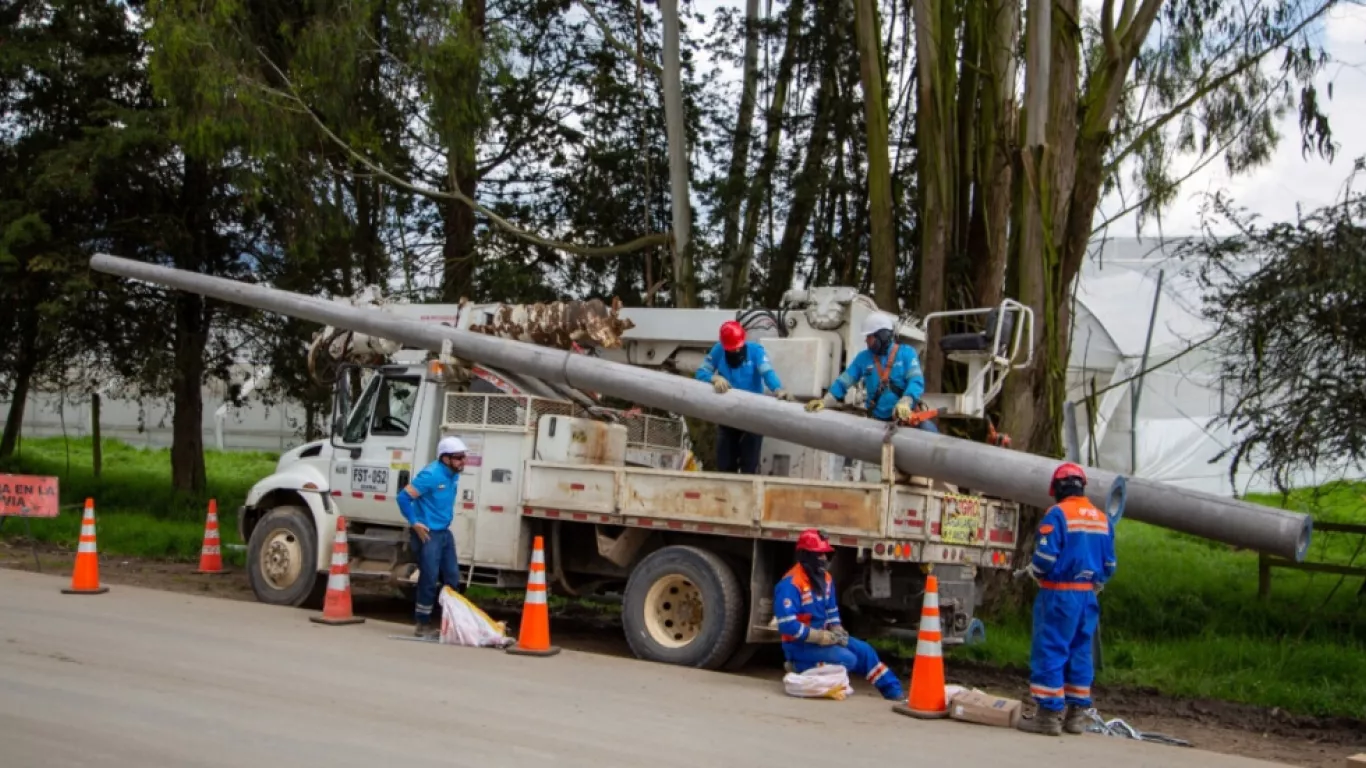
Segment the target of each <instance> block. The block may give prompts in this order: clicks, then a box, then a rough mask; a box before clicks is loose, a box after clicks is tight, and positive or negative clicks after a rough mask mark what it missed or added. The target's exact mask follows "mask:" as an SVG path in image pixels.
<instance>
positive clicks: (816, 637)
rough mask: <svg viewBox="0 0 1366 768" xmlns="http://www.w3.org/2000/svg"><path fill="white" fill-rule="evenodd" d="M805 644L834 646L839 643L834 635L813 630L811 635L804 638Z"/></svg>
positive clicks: (829, 632) (827, 631)
mask: <svg viewBox="0 0 1366 768" xmlns="http://www.w3.org/2000/svg"><path fill="white" fill-rule="evenodd" d="M806 642H808V643H811V644H812V645H836V644H838V643H839V638H837V637H835V633H834V632H831V631H829V630H825V629H813V630H811V634H809V635H807V636H806Z"/></svg>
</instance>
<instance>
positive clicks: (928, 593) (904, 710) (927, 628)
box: [892, 574, 949, 720]
mask: <svg viewBox="0 0 1366 768" xmlns="http://www.w3.org/2000/svg"><path fill="white" fill-rule="evenodd" d="M943 637H944V635H943V632H942V631H941V630H940V627H939V579H937V578H935V576H934V574H930V575H929V576H927V577H926V578H925V602H924V604H923V605H922V606H921V607H920V632H919V633H917V635H916V646H915V665H914V666H913V667H912V668H911V695H910V696H908V697H907V698H906V703H905V704H897V705H895V706H893V707H892V711H893V712H896V713H897V714H899V715H910V716H911V717H919V718H922V719H926V720H933V719H938V718H941V717H948V716H949V704H948V702H947V701H945V700H944V647H943Z"/></svg>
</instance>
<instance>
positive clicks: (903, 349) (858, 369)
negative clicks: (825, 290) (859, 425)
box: [806, 312, 939, 432]
mask: <svg viewBox="0 0 1366 768" xmlns="http://www.w3.org/2000/svg"><path fill="white" fill-rule="evenodd" d="M894 327H895V326H894V323H893V320H892V316H891V315H888V314H886V313H884V312H874V313H873V314H871V315H869V316H868V317H867V319H865V320H864V321H863V335H864V337H865V340H866V343H867V345H868V348H867V349H864V350H860V351H859V353H858V354H857V355H854V359H853V360H852V361H851V362H850V363H849V367H848V368H846V369H845V371H844V373H841V374H840V376H839V378H837V379H835V383H834V384H831V385H830V389H829V390H828V391H826V393H825V396H824V397H823V398H821V399H819V400H812V401H811V402H809V403H807V405H806V410H808V411H813V412H814V411H819V410H823V409H824V408H826V407H828V406H832V405H835V404H837V403H839V401H841V400H843V399H844V395H845V393H847V392H848V391H849V389H850V388H851V387H853V386H854V384H855V383H857V382H858V381H859V380H860V379H862V380H863V387H864V391H865V392H866V393H867V395H868V398H867V399H866V400H865V401H864V406H865V407H866V408H867V409H868V412H869V413H871V414H872V415H873V418H875V419H877V420H879V421H892V420H893V419H895V420H896V421H898V422H903V421H906V420H908V419H910V418H911V414H912V413H913V412H914V411H915V409H916V407H917V406H918V404H919V403H920V398H921V396H922V395H924V394H925V374H924V373H923V372H922V371H921V369H920V355H918V354H916V351H915V348H914V347H912V346H911V345H909V344H897V343H896V342H895V341H894V340H893V339H892V336H893V334H894V331H893V328H894ZM916 426H917V428H919V429H923V430H925V431H927V432H938V431H939V428H938V427H936V426H935V425H934V422H933V421H931V420H929V419H926V420H925V421H922V422H920V423H919V424H918V425H916Z"/></svg>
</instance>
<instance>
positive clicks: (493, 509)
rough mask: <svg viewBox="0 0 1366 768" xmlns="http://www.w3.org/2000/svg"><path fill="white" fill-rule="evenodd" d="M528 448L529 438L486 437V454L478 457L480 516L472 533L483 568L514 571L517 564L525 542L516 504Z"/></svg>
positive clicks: (510, 435) (494, 434) (503, 434)
mask: <svg viewBox="0 0 1366 768" xmlns="http://www.w3.org/2000/svg"><path fill="white" fill-rule="evenodd" d="M526 445H527V440H526V436H525V435H523V434H520V433H515V432H514V433H509V432H487V433H485V434H484V439H483V445H482V446H481V447H482V454H483V455H482V456H480V457H479V462H480V466H479V467H478V468H477V470H478V472H479V485H478V495H477V507H478V517H477V519H476V522H475V530H474V531H473V534H474V562H476V563H477V564H479V565H481V566H485V567H489V568H514V567H516V565H517V559H518V556H519V555H520V553H521V546H520V545H521V543H522V541H521V528H522V513H521V508H520V507H519V506H518V504H517V501H518V498H519V495H520V492H521V488H522V482H521V474H522V460H523V456H522V451H523V449H524V448H525V447H526ZM469 471H470V470H469V469H467V470H466V472H467V473H468V472H469ZM463 480H464V478H462V483H463ZM462 487H463V486H462Z"/></svg>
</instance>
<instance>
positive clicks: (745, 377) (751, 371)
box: [693, 341, 783, 395]
mask: <svg viewBox="0 0 1366 768" xmlns="http://www.w3.org/2000/svg"><path fill="white" fill-rule="evenodd" d="M745 349H746V354H745V362H743V363H741V364H740V365H739V366H738V367H736V368H731V367H730V366H729V365H728V364H726V351H725V350H724V349H722V348H721V345H720V344H719V343H718V344H713V345H712V346H711V351H710V352H708V353H707V358H706V359H705V360H703V361H702V365H701V367H699V368H698V369H697V374H696V375H695V376H694V377H693V378H695V379H697V380H698V381H708V382H709V381H711V380H712V377H713V376H717V375H719V376H720V377H721V378H723V379H725V380H726V381H729V382H730V385H731V386H732V387H735V388H736V389H743V390H744V391H746V392H754V393H755V394H760V395H762V394H763V393H764V387H765V386H767V387H768V388H769V389H770V390H772V391H774V392H776V391H778V390H780V389H782V388H783V383H782V382H781V381H779V380H778V372H777V371H775V370H773V364H772V363H770V362H769V361H768V353H767V352H765V351H764V348H763V346H762V345H760V344H756V343H754V342H752V341H747V342H745Z"/></svg>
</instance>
